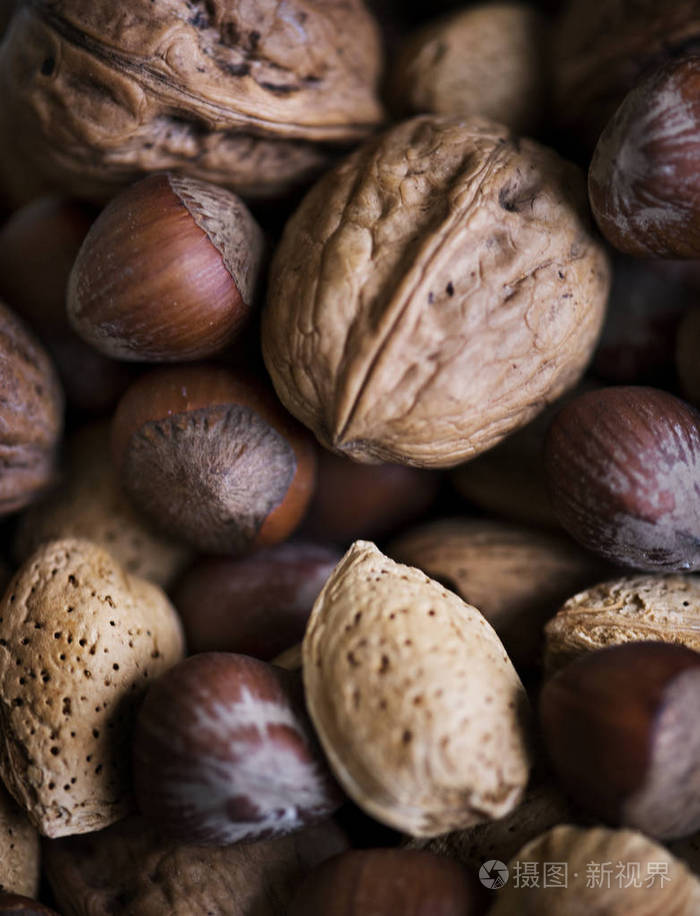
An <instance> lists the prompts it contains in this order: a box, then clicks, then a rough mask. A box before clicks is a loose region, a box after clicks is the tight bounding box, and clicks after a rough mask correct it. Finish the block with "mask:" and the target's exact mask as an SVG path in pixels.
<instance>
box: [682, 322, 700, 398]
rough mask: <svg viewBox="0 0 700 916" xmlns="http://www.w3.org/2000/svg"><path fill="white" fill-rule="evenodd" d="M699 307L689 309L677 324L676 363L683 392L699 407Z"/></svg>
mask: <svg viewBox="0 0 700 916" xmlns="http://www.w3.org/2000/svg"><path fill="white" fill-rule="evenodd" d="M698 353H700V308H695V309H690V310H689V311H688V312H687V314H686V315H685V316H684V318H683V320H682V321H681V323H680V325H679V326H678V337H677V340H676V365H677V367H678V378H679V379H680V383H681V386H682V388H683V392H684V393H685V395H686V397H687V398H688V400H689V401H691V402H692V403H693V404H695V405H696V406H697V407H700V360H698Z"/></svg>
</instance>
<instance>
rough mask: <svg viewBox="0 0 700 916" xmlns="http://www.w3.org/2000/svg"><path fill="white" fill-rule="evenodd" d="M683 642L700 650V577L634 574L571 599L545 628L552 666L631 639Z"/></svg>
mask: <svg viewBox="0 0 700 916" xmlns="http://www.w3.org/2000/svg"><path fill="white" fill-rule="evenodd" d="M641 640H654V641H656V642H671V643H680V644H681V645H684V646H688V648H690V649H694V650H695V651H696V652H699V651H700V576H648V575H647V576H629V577H626V578H624V579H613V580H612V581H607V582H602V583H601V584H599V585H596V586H595V587H594V588H589V589H587V590H586V591H584V592H580V593H579V594H578V595H574V596H573V598H570V599H569V600H568V601H567V602H566V603H565V604H564V605H563V607H562V608H561V609H560V610H559V612H558V613H557V614H556V616H555V617H553V618H552V619H551V620H550V621H549V622H548V623H547V625H546V627H545V664H546V667H547V669H548V670H549V671H555V670H557V669H558V668H561V667H563V666H564V665H566V664H568V663H569V662H570V661H573V659H575V658H577V657H578V656H579V655H583V654H584V653H585V652H591V651H593V650H595V649H603V648H605V646H614V645H617V644H619V643H625V642H638V641H641Z"/></svg>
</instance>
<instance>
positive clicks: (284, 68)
mask: <svg viewBox="0 0 700 916" xmlns="http://www.w3.org/2000/svg"><path fill="white" fill-rule="evenodd" d="M5 39H6V40H5V42H4V43H3V45H2V49H1V51H0V83H1V84H2V86H3V106H2V110H1V111H0V138H2V139H3V140H4V141H5V142H4V144H3V149H2V155H0V187H2V186H3V185H4V189H5V190H6V192H7V194H8V195H10V196H11V197H12V199H13V200H15V201H17V202H23V201H26V200H28V199H31V198H32V197H36V196H37V194H39V193H45V189H46V188H58V189H60V190H62V191H63V192H64V193H70V194H75V195H76V196H82V197H84V198H89V199H94V200H97V201H103V200H105V199H107V198H109V197H111V196H113V195H114V193H115V192H117V191H118V190H119V189H120V188H121V187H124V186H125V185H127V184H130V183H131V182H133V181H136V180H137V179H138V178H140V177H143V176H145V175H147V174H149V173H151V172H156V171H160V170H163V169H172V170H173V171H177V172H179V173H184V174H187V175H190V176H192V177H194V178H200V179H204V180H206V181H212V182H213V183H215V184H218V185H223V186H226V187H230V188H231V189H232V190H235V191H236V192H237V193H241V194H243V195H244V196H257V197H277V196H279V195H280V194H282V193H284V192H286V191H288V190H289V189H291V188H294V187H295V186H297V185H298V184H299V183H301V182H303V181H305V180H308V178H309V177H310V176H311V175H313V174H315V173H316V172H317V171H318V170H319V168H321V167H322V166H323V165H325V164H326V162H327V161H328V151H327V150H326V149H323V148H321V147H320V144H322V143H325V142H326V141H329V142H333V143H336V144H337V143H340V144H346V143H349V142H352V141H354V140H356V139H357V138H359V137H364V136H366V135H368V134H369V133H371V132H372V130H373V129H374V128H375V126H376V125H377V124H378V123H379V122H380V121H381V119H382V117H383V112H382V108H381V105H380V103H379V100H378V98H377V83H378V77H379V71H380V68H381V64H382V59H381V58H382V51H381V46H380V42H379V34H378V29H377V27H376V24H375V22H374V20H373V18H372V17H371V16H370V15H369V13H368V12H367V10H366V8H365V6H364V4H363V3H362V2H361V0H343V2H342V3H331V4H328V3H325V2H318V0H313V2H309V0H285V3H284V4H283V5H282V6H279V4H277V3H271V2H269V0H264V2H263V3H262V5H261V3H257V2H256V3H253V4H247V3H244V4H240V3H235V4H231V3H229V2H224V0H211V2H208V3H207V4H196V6H194V7H191V8H190V7H187V8H185V7H180V6H178V5H176V6H173V5H172V3H170V2H169V0H123V2H122V3H120V5H119V7H118V8H117V7H116V6H111V5H107V6H103V5H101V4H100V5H99V6H95V5H93V4H85V3H84V2H82V0H61V3H60V5H56V4H53V5H52V6H51V7H50V9H48V10H47V9H46V8H44V7H43V6H41V7H34V6H32V7H31V8H30V7H27V6H24V5H23V6H22V8H20V9H19V10H18V14H17V15H16V16H15V17H14V19H13V22H12V25H11V27H10V29H9V30H8V33H7V35H6V36H5Z"/></svg>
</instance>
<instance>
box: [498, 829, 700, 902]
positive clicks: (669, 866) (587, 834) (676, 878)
mask: <svg viewBox="0 0 700 916" xmlns="http://www.w3.org/2000/svg"><path fill="white" fill-rule="evenodd" d="M517 862H533V863H535V871H536V872H538V873H539V874H540V875H542V874H543V873H544V868H545V863H552V862H560V863H566V864H567V866H568V867H567V880H566V883H565V886H563V887H554V886H551V882H550V884H549V886H547V887H545V886H544V885H543V881H542V880H540V881H539V882H537V884H534V885H530V886H527V885H525V884H524V883H522V882H521V883H520V886H518V883H517V882H515V881H514V880H513V879H512V877H511V880H510V881H508V883H507V884H506V885H505V887H504V888H502V889H501V890H500V891H499V892H498V896H497V898H496V902H495V903H494V905H493V908H492V909H491V910H489V916H582V914H585V913H589V914H595V916H629V914H631V913H634V916H661V914H662V913H663V914H664V916H694V914H695V913H697V912H698V907H699V906H700V884H699V883H698V881H697V879H696V878H695V877H694V876H693V875H692V874H691V873H690V872H689V871H688V869H687V868H686V866H685V865H684V864H683V863H682V862H680V861H679V860H678V859H676V858H674V857H673V856H672V855H671V854H670V853H669V851H668V850H667V849H666V848H665V847H664V846H661V845H660V844H659V843H655V842H654V841H653V840H650V839H649V838H648V837H646V836H643V835H642V834H641V833H637V832H635V831H633V830H607V829H604V828H602V827H592V828H588V829H585V828H583V827H574V826H570V825H568V824H566V825H561V826H558V827H555V828H554V829H552V830H549V831H547V833H544V834H542V836H539V837H537V838H536V839H534V840H532V841H531V842H529V843H527V844H526V845H525V846H523V847H522V849H520V850H519V851H518V853H517V854H516V855H515V856H514V857H513V859H512V860H511V861H510V862H509V863H508V864H509V868H510V874H511V876H512V875H513V869H514V868H515V866H516V863H517ZM591 863H592V865H591ZM603 863H611V864H612V866H613V873H612V875H611V878H610V883H609V884H608V882H607V880H606V878H605V877H603V878H602V880H595V879H594V880H589V877H588V876H589V875H595V874H596V873H597V867H598V866H602V865H603ZM618 863H621V864H620V865H619V866H618ZM657 863H658V864H657ZM616 868H619V871H615V869H616ZM637 873H638V875H639V881H638V883H634V877H635V875H636V874H637ZM660 873H663V874H667V875H668V880H667V881H663V880H660V877H659V876H660ZM628 874H629V875H630V876H631V877H632V881H628V877H627V876H628ZM618 875H622V880H620V879H619V878H618V877H617V876H618ZM655 875H656V877H655Z"/></svg>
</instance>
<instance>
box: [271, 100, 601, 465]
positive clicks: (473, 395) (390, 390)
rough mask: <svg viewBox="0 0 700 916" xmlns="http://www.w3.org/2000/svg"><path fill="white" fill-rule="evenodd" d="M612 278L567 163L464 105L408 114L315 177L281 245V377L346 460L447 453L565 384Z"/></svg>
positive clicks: (513, 420) (500, 429)
mask: <svg viewBox="0 0 700 916" xmlns="http://www.w3.org/2000/svg"><path fill="white" fill-rule="evenodd" d="M607 290H608V268H607V261H606V257H605V255H604V253H603V251H602V249H601V248H600V246H599V245H598V243H597V242H595V241H594V240H593V238H592V237H591V236H590V235H589V230H588V219H587V215H586V201H585V195H584V188H583V184H582V179H581V176H580V174H579V172H578V170H577V169H576V168H575V167H574V166H572V165H570V164H569V163H566V162H564V161H563V160H562V159H560V158H559V157H558V156H557V155H556V154H555V153H553V152H551V151H549V150H547V149H545V148H544V147H541V146H539V145H537V144H535V143H533V142H531V141H529V140H517V139H515V138H514V137H512V136H511V135H510V134H509V132H508V131H507V130H506V129H505V128H501V127H499V126H498V125H496V124H493V123H491V122H488V121H482V120H477V119H471V120H457V119H450V118H441V117H436V116H428V117H420V118H415V119H413V120H411V121H408V122H405V123H403V124H400V125H399V126H397V127H394V128H393V129H391V130H390V131H388V132H387V133H385V134H383V135H382V136H381V137H379V138H377V139H375V140H372V141H370V142H369V143H367V144H366V145H365V146H364V147H363V148H362V149H361V150H359V151H357V152H356V153H354V154H353V155H352V156H350V157H349V158H348V159H347V160H346V161H345V162H344V163H343V164H342V165H341V166H339V167H338V168H337V169H335V170H333V171H331V172H330V173H328V174H327V175H325V176H324V178H322V179H321V181H320V182H319V183H318V184H317V185H316V186H315V187H314V188H313V190H312V191H311V192H310V193H309V194H308V195H307V197H306V198H305V200H304V201H303V203H302V205H301V207H300V208H299V209H298V210H297V212H296V213H295V215H294V216H293V217H292V219H291V220H290V221H289V223H288V225H287V227H286V229H285V232H284V236H283V239H282V242H281V244H280V246H279V247H278V249H277V252H276V255H275V258H274V261H273V265H272V270H271V275H270V287H269V297H268V306H267V308H266V310H265V313H264V315H263V353H264V356H265V361H266V364H267V367H268V370H269V371H270V374H271V376H272V379H273V382H274V384H275V388H276V389H277V393H278V395H279V396H280V398H281V399H282V401H283V403H284V404H285V405H286V406H287V408H288V409H289V410H290V411H291V412H292V413H293V414H295V415H296V416H297V417H298V418H299V419H301V420H302V421H303V422H304V423H306V425H308V426H310V427H311V428H312V429H313V430H314V432H315V433H316V435H317V436H318V438H319V439H320V440H321V441H322V442H323V444H324V445H327V446H328V447H330V448H332V449H334V450H336V451H340V452H345V453H346V454H348V455H349V456H351V457H353V458H356V459H357V460H364V461H377V460H380V461H381V460H384V461H398V462H404V463H407V464H415V465H422V466H448V465H453V464H457V463H458V462H459V461H463V460H465V459H466V458H470V457H473V456H474V455H476V454H478V453H479V452H481V451H484V450H485V449H487V448H490V447H491V446H492V445H495V444H496V443H497V442H498V441H499V440H500V439H502V438H503V437H504V436H505V435H507V434H508V433H509V432H511V431H512V430H514V429H517V428H518V427H520V426H522V425H524V424H525V423H526V422H527V421H528V420H529V419H530V418H532V417H533V416H534V415H535V414H536V413H537V412H538V411H539V410H541V409H542V408H543V407H544V406H546V404H548V403H549V402H551V401H552V400H554V399H555V398H556V397H557V396H558V395H559V394H561V393H562V392H563V391H564V390H566V389H567V388H569V387H571V386H573V385H574V384H575V383H576V381H577V380H578V378H579V376H580V375H581V373H582V372H583V369H584V367H585V365H586V363H587V361H588V358H589V356H590V354H591V351H592V348H593V346H594V343H595V339H596V336H597V333H598V331H599V328H600V324H601V321H602V317H603V309H604V305H605V300H606V296H607Z"/></svg>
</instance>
